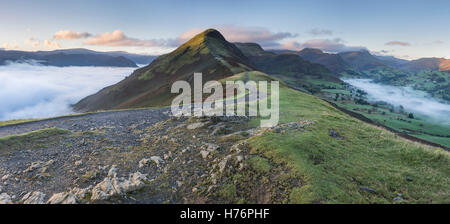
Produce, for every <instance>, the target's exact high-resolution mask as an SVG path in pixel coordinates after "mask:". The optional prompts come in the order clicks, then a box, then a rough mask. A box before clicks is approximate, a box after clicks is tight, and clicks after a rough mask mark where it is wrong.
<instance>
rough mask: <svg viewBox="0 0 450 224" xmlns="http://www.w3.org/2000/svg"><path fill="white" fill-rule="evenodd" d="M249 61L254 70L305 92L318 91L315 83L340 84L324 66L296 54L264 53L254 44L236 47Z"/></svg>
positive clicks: (240, 44)
mask: <svg viewBox="0 0 450 224" xmlns="http://www.w3.org/2000/svg"><path fill="white" fill-rule="evenodd" d="M236 46H237V47H238V48H239V49H240V50H241V51H242V52H243V53H244V54H245V55H246V56H247V57H248V58H249V59H250V61H251V63H252V64H253V65H254V67H255V68H257V69H258V70H260V71H262V72H265V73H267V74H270V75H273V76H276V77H278V78H280V79H282V80H284V81H286V82H288V83H289V84H291V85H292V86H296V87H298V88H299V89H302V90H304V91H307V92H311V93H316V92H318V91H320V88H321V87H320V86H318V85H317V83H333V84H335V83H342V81H341V80H339V79H338V78H337V76H336V75H335V74H333V73H331V72H330V71H329V70H328V69H327V68H326V67H325V66H323V65H320V64H316V63H311V62H309V61H307V60H305V59H303V58H301V57H300V56H299V55H297V54H293V53H279V54H275V53H273V52H269V51H264V50H263V49H262V48H261V47H260V46H259V45H257V44H255V43H245V44H242V43H238V44H237V45H236Z"/></svg>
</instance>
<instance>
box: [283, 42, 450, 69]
mask: <svg viewBox="0 0 450 224" xmlns="http://www.w3.org/2000/svg"><path fill="white" fill-rule="evenodd" d="M276 53H291V54H298V55H300V56H301V57H302V58H304V59H306V60H308V61H310V62H313V63H318V64H321V65H324V66H325V67H327V68H328V69H330V70H331V71H333V72H335V73H337V74H339V73H341V72H345V71H365V70H371V69H376V68H380V67H384V68H386V67H390V68H392V69H397V70H400V71H404V72H409V73H418V72H422V71H450V59H445V58H420V59H417V60H411V61H408V60H404V59H399V58H396V57H393V56H377V55H372V54H370V52H369V51H366V50H361V51H352V52H342V53H338V54H330V53H325V52H323V51H321V50H319V49H312V48H305V49H303V50H301V51H298V52H295V51H276Z"/></svg>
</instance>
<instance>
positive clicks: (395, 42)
mask: <svg viewBox="0 0 450 224" xmlns="http://www.w3.org/2000/svg"><path fill="white" fill-rule="evenodd" d="M384 45H388V46H402V47H409V46H411V44H410V43H408V42H404V41H398V40H394V41H389V42H387V43H385V44H384Z"/></svg>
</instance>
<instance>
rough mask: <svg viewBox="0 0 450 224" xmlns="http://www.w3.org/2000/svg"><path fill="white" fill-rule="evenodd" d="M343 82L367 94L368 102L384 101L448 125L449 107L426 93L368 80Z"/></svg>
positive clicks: (449, 121) (347, 80)
mask: <svg viewBox="0 0 450 224" xmlns="http://www.w3.org/2000/svg"><path fill="white" fill-rule="evenodd" d="M344 81H345V82H347V83H349V84H350V85H352V86H355V87H357V88H359V89H362V90H364V91H365V92H367V94H368V96H367V97H368V100H369V101H384V102H386V103H389V104H392V105H394V106H396V107H399V106H400V105H401V106H403V107H404V108H405V110H406V111H408V112H413V113H419V114H422V115H426V116H429V117H431V118H434V119H436V120H437V121H440V122H445V123H446V124H448V125H450V119H449V114H450V105H449V104H445V103H441V102H439V101H438V100H436V99H435V98H433V97H432V96H431V95H429V94H428V93H426V92H423V91H418V90H414V89H412V88H411V87H398V86H390V85H382V84H378V83H373V82H371V80H369V79H346V80H344Z"/></svg>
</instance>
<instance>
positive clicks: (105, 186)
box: [0, 109, 314, 203]
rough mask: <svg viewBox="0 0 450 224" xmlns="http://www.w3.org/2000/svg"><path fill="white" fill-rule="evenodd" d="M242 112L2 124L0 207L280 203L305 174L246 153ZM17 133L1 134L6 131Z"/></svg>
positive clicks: (248, 131) (124, 114) (127, 114)
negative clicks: (33, 205)
mask: <svg viewBox="0 0 450 224" xmlns="http://www.w3.org/2000/svg"><path fill="white" fill-rule="evenodd" d="M247 121H248V119H247V118H245V117H206V118H184V117H182V118H176V117H171V116H169V111H168V109H159V110H131V111H118V112H104V113H97V114H87V115H82V116H75V117H65V118H57V119H53V120H46V121H38V122H31V123H25V124H19V125H13V126H7V127H1V128H0V136H3V137H2V138H0V203H283V202H287V201H288V197H289V193H290V189H292V188H294V187H297V186H299V185H301V184H302V183H301V178H299V177H298V176H296V174H293V173H292V172H290V170H289V168H287V167H286V165H285V164H275V163H274V162H273V161H270V160H269V159H267V158H265V156H264V155H260V154H258V153H257V152H256V151H255V150H252V149H251V148H250V147H249V146H248V144H247V140H248V139H250V138H251V137H252V136H255V135H259V134H261V133H263V132H265V131H274V132H283V131H286V130H288V129H289V130H290V129H296V130H300V131H305V130H307V128H308V127H309V126H311V125H314V124H313V123H311V122H308V121H299V122H293V123H289V124H284V125H280V126H278V127H274V128H271V129H260V128H252V127H250V126H249V125H248V122H247ZM11 135H14V136H13V137H5V136H11Z"/></svg>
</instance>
